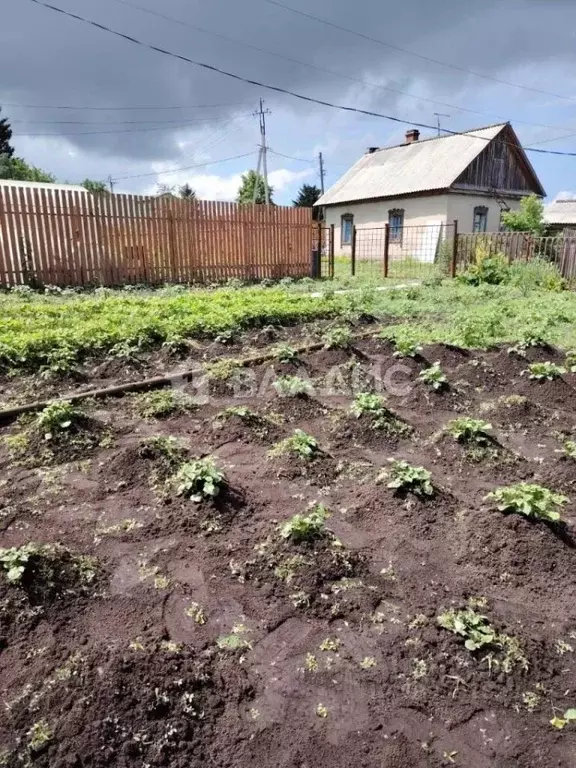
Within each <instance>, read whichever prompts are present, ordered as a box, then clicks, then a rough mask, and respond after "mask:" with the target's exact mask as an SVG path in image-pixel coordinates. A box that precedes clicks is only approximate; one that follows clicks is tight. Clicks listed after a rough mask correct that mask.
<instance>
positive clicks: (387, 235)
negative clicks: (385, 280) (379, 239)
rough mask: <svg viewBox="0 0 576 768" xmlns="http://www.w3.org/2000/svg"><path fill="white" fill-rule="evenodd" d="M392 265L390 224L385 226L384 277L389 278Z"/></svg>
mask: <svg viewBox="0 0 576 768" xmlns="http://www.w3.org/2000/svg"><path fill="white" fill-rule="evenodd" d="M389 263H390V224H389V223H388V222H386V223H385V224H384V277H388V267H389Z"/></svg>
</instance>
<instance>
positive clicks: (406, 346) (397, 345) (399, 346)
mask: <svg viewBox="0 0 576 768" xmlns="http://www.w3.org/2000/svg"><path fill="white" fill-rule="evenodd" d="M420 352H422V347H421V346H420V345H419V344H416V343H415V342H414V341H412V340H411V339H408V338H405V337H399V338H396V339H394V357H398V358H403V357H416V356H417V355H419V354H420Z"/></svg>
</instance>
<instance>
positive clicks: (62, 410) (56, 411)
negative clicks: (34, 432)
mask: <svg viewBox="0 0 576 768" xmlns="http://www.w3.org/2000/svg"><path fill="white" fill-rule="evenodd" d="M81 416H82V414H81V413H80V411H78V410H77V409H76V408H74V406H73V405H72V403H69V402H68V401H61V402H57V403H50V405H47V406H46V408H44V409H43V410H42V411H40V413H39V414H38V416H37V417H36V422H35V425H36V427H37V428H38V429H39V430H40V431H41V432H42V433H43V434H44V439H45V440H51V439H52V438H53V437H54V435H58V434H62V433H63V432H65V431H66V430H68V429H70V427H72V426H73V425H74V424H75V423H77V422H78V421H79V420H80V418H81Z"/></svg>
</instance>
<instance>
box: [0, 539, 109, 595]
mask: <svg viewBox="0 0 576 768" xmlns="http://www.w3.org/2000/svg"><path fill="white" fill-rule="evenodd" d="M97 571H98V564H97V561H96V560H95V559H94V558H93V557H88V556H86V555H78V554H75V553H73V552H70V550H69V549H67V548H66V547H64V546H62V545H60V544H34V543H29V544H24V545H23V546H21V547H11V548H10V549H0V574H1V578H3V579H4V580H5V581H6V582H7V583H8V584H10V585H12V586H14V587H15V588H17V589H22V590H24V592H25V593H26V595H27V596H28V598H29V600H30V602H31V604H32V605H39V604H44V603H48V602H51V601H53V600H55V599H60V598H63V597H65V596H68V595H75V594H76V595H77V594H82V593H84V592H86V591H87V590H88V589H90V587H91V585H92V584H93V582H94V580H95V578H96V574H97Z"/></svg>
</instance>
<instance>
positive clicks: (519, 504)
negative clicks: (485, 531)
mask: <svg viewBox="0 0 576 768" xmlns="http://www.w3.org/2000/svg"><path fill="white" fill-rule="evenodd" d="M485 501H495V502H496V505H497V508H498V509H499V510H500V512H515V513H518V514H520V515H525V516H526V517H529V518H535V519H536V520H546V521H548V522H551V523H556V522H558V521H559V520H560V513H559V512H558V511H557V508H558V507H560V508H561V507H563V506H564V504H566V502H567V501H568V499H567V498H566V497H565V496H562V495H561V494H559V493H554V492H553V491H551V490H549V489H548V488H544V487H543V486H541V485H536V484H533V483H518V484H517V485H510V486H507V487H504V488H497V489H496V490H495V491H493V492H492V493H489V494H488V495H487V496H485Z"/></svg>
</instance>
